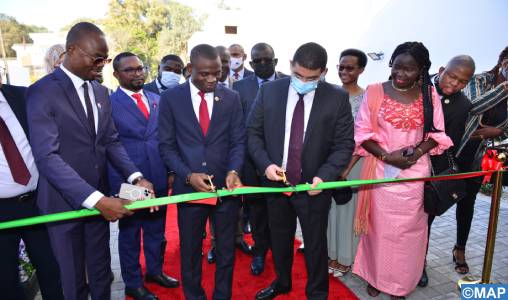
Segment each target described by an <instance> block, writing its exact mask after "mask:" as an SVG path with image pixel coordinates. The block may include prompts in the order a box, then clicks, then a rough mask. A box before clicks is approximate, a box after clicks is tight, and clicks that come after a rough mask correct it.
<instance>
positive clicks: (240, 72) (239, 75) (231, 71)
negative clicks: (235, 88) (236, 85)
mask: <svg viewBox="0 0 508 300" xmlns="http://www.w3.org/2000/svg"><path fill="white" fill-rule="evenodd" d="M236 73H238V79H236V78H235V71H234V70H233V69H230V70H229V77H231V79H233V81H238V80H242V79H243V74H244V73H245V67H243V68H242V69H241V70H240V71H238V72H236Z"/></svg>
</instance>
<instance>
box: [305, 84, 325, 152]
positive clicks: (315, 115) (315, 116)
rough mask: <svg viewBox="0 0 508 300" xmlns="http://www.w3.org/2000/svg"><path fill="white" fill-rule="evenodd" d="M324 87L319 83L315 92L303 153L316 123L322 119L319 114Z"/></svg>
mask: <svg viewBox="0 0 508 300" xmlns="http://www.w3.org/2000/svg"><path fill="white" fill-rule="evenodd" d="M320 86H321V88H320ZM323 89H324V87H323V86H322V85H321V84H319V85H318V88H317V89H316V93H315V94H314V100H313V101H312V108H311V110H310V115H309V121H308V123H307V128H306V130H305V137H304V139H303V148H302V153H303V151H304V150H305V146H306V145H307V142H308V141H309V138H310V136H311V134H312V130H313V129H314V127H315V126H316V123H318V122H319V119H320V118H319V115H320V113H321V107H322V106H323V105H321V103H320V102H322V98H323Z"/></svg>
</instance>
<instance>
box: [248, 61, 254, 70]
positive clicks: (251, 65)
mask: <svg viewBox="0 0 508 300" xmlns="http://www.w3.org/2000/svg"><path fill="white" fill-rule="evenodd" d="M249 66H250V67H251V68H252V69H254V63H253V62H252V61H249Z"/></svg>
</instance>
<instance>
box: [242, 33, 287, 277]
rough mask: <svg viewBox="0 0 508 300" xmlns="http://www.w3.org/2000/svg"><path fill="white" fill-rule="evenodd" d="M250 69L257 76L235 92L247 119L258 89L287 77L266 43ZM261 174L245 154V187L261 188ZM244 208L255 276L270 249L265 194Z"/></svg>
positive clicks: (254, 52) (249, 197)
mask: <svg viewBox="0 0 508 300" xmlns="http://www.w3.org/2000/svg"><path fill="white" fill-rule="evenodd" d="M250 55H251V58H252V61H251V62H250V66H251V67H252V69H253V70H254V76H249V77H247V78H245V79H242V80H240V81H236V82H235V83H234V84H233V89H234V90H235V91H237V92H238V93H239V94H240V100H241V101H242V108H243V114H244V116H248V115H249V113H250V110H251V108H252V104H253V103H254V99H255V98H256V95H257V93H258V89H259V86H260V85H262V84H264V83H267V82H271V81H274V80H276V79H280V78H283V77H287V76H286V75H284V74H282V73H279V72H276V71H275V66H276V65H277V58H275V52H274V51H273V48H272V46H270V45H268V44H266V43H258V44H256V45H254V47H252V50H251V54H250ZM260 175H262V172H257V170H256V168H255V166H254V163H253V161H252V159H251V158H250V155H248V153H247V155H246V157H245V163H244V167H243V172H242V180H243V182H244V183H245V184H246V185H249V186H259V185H260ZM244 200H245V201H244V207H248V211H249V220H250V223H251V225H252V238H253V239H254V247H252V253H253V256H254V257H253V259H252V263H251V272H252V274H253V275H259V274H261V273H262V272H263V271H264V268H265V256H266V253H267V252H268V248H269V246H270V231H269V229H268V212H267V208H266V198H265V196H264V195H255V194H252V195H245V196H244Z"/></svg>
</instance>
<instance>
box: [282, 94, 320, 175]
mask: <svg viewBox="0 0 508 300" xmlns="http://www.w3.org/2000/svg"><path fill="white" fill-rule="evenodd" d="M315 93H316V91H315V90H314V91H312V92H309V93H307V94H305V96H303V105H304V109H303V110H304V123H303V139H304V140H305V134H306V133H307V123H308V122H309V116H310V111H311V109H312V103H313V102H314V94H315ZM298 99H299V96H298V93H297V92H296V90H295V89H294V88H293V86H292V85H291V84H290V85H289V91H288V102H287V104H286V124H285V130H284V155H283V157H282V169H284V170H286V165H287V162H288V151H289V137H290V136H291V121H292V120H293V113H294V111H295V107H296V103H297V102H298ZM302 142H303V141H302Z"/></svg>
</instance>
